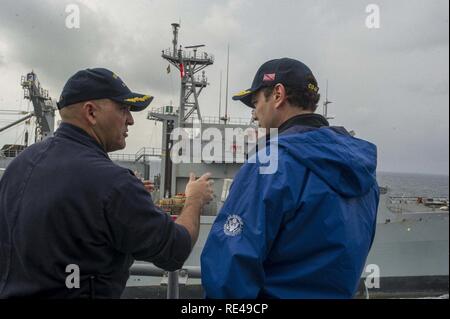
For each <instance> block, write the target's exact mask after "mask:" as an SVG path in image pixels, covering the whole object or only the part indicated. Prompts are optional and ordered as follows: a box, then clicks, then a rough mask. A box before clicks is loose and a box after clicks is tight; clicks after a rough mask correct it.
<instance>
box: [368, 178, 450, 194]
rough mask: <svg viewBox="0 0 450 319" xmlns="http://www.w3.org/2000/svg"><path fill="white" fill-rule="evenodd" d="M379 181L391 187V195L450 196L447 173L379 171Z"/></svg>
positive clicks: (382, 184) (381, 184)
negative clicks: (428, 173)
mask: <svg viewBox="0 0 450 319" xmlns="http://www.w3.org/2000/svg"><path fill="white" fill-rule="evenodd" d="M377 181H378V185H380V186H387V187H388V188H389V194H390V195H391V196H412V197H418V196H422V197H445V198H448V197H449V177H448V176H446V175H427V174H411V173H391V172H377Z"/></svg>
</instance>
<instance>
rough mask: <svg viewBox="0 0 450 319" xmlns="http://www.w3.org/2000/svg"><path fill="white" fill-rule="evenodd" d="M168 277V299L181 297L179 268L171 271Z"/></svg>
mask: <svg viewBox="0 0 450 319" xmlns="http://www.w3.org/2000/svg"><path fill="white" fill-rule="evenodd" d="M167 279H168V280H167V299H180V290H179V289H180V287H179V285H178V270H176V271H170V272H169V274H168V278H167Z"/></svg>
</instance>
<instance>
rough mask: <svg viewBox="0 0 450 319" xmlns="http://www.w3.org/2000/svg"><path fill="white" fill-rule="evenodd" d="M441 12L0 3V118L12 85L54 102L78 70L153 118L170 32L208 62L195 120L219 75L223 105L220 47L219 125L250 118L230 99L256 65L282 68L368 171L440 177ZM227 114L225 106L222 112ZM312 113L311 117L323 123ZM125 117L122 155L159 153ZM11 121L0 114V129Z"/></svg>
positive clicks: (387, 5)
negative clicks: (299, 73)
mask: <svg viewBox="0 0 450 319" xmlns="http://www.w3.org/2000/svg"><path fill="white" fill-rule="evenodd" d="M371 3H374V4H377V5H378V7H379V8H380V28H378V29H376V28H372V29H369V28H367V26H366V23H365V22H366V18H367V16H368V15H369V13H366V7H367V5H369V4H371ZM68 4H77V5H78V6H79V8H80V28H79V29H68V28H67V27H66V25H65V20H66V17H67V15H68V13H66V12H65V9H66V6H67V5H68ZM448 6H449V3H448V1H447V0H431V1H429V0H428V1H427V0H420V1H411V0H385V1H377V0H373V1H363V0H358V1H357V0H354V1H347V0H346V1H335V0H329V1H325V0H322V1H320V0H319V1H317V0H308V1H300V0H292V1H287V0H286V1H282V0H281V1H270V0H258V1H257V0H242V1H239V0H223V1H219V0H217V1H210V0H209V1H206V0H197V1H194V0H191V1H186V0H173V1H168V0H154V1H151V0H128V1H121V0H102V1H94V0H84V1H81V0H79V1H75V0H73V1H61V0H39V1H37V0H36V1H31V0H27V1H23V0H20V1H19V0H0V111H1V110H27V108H29V107H30V106H29V103H28V101H26V100H23V92H22V89H21V87H20V77H21V75H25V74H26V73H27V72H30V71H31V70H32V69H33V70H34V71H35V72H36V73H37V75H38V77H39V80H40V82H41V85H42V86H43V87H44V88H46V89H48V90H49V92H50V95H51V96H52V97H53V98H54V99H55V100H56V99H57V98H58V97H59V94H60V92H61V89H62V87H63V86H64V84H65V81H66V80H67V79H68V78H69V77H70V76H71V75H72V74H73V73H75V72H76V71H77V70H79V69H83V68H88V67H106V68H110V69H111V70H113V71H115V72H116V73H117V74H119V76H121V78H122V79H123V80H124V81H125V83H127V84H128V86H129V87H130V88H131V89H132V90H133V91H136V92H141V93H148V94H151V95H154V96H155V99H154V101H153V103H152V104H151V107H159V106H163V105H167V104H170V103H171V102H172V103H173V104H174V105H176V104H177V103H178V101H179V74H178V73H177V72H175V71H176V70H173V69H172V72H171V73H170V74H167V73H166V68H167V65H168V63H167V62H166V61H164V60H163V59H162V58H161V50H162V49H166V48H170V47H171V41H172V29H171V25H170V24H171V23H173V22H180V21H181V29H180V34H179V43H180V44H181V45H183V46H188V45H194V44H205V45H206V47H205V48H204V49H205V51H207V52H208V53H210V54H212V55H214V56H215V63H214V64H213V65H212V66H210V67H208V68H207V69H206V71H207V76H208V81H209V82H210V85H209V86H208V87H207V88H206V89H205V90H204V91H203V92H202V94H201V96H200V107H201V110H202V115H211V116H216V115H217V114H218V105H219V90H220V89H219V82H220V72H221V71H222V72H223V89H222V97H224V96H225V77H226V74H225V71H226V58H227V57H226V51H227V44H229V45H230V73H229V96H230V97H229V102H228V109H229V115H230V116H232V117H244V118H250V109H248V108H246V107H245V106H244V105H243V104H241V103H238V102H234V101H231V95H232V94H233V93H236V92H238V91H240V90H242V89H247V88H248V87H250V84H251V81H252V79H253V76H254V74H255V72H256V70H257V69H258V67H259V66H260V65H261V64H262V63H264V62H265V61H267V60H269V59H273V58H279V57H292V58H296V59H299V60H301V61H303V62H304V63H306V64H307V65H308V66H309V67H310V68H311V69H312V70H313V72H314V74H315V76H316V78H317V79H318V81H319V86H320V88H321V93H322V99H321V102H320V104H321V103H322V102H323V99H324V97H325V87H326V82H327V80H328V83H329V89H328V92H329V93H328V95H329V99H330V100H332V101H333V104H331V105H330V106H329V115H332V116H335V119H334V120H331V123H332V124H333V125H338V126H345V127H346V128H347V129H348V130H354V131H355V132H356V134H357V137H359V138H363V139H366V140H369V141H371V142H373V143H375V144H376V145H377V146H378V154H379V161H378V170H380V171H389V172H419V173H432V174H445V175H448V171H449V80H448V79H449V74H448V72H449V71H448V69H449V65H448V64H449V25H448V15H449V13H448V12H449V8H448ZM224 105H225V98H224V99H223V101H222V107H223V106H224ZM321 111H322V108H319V109H318V112H321ZM146 113H147V112H142V113H140V114H139V115H137V116H135V121H136V124H135V125H134V126H133V127H130V134H129V137H128V140H127V143H128V145H127V148H126V149H125V150H124V151H123V152H125V153H135V152H136V151H138V150H139V149H140V148H141V147H144V146H146V147H149V146H150V147H160V144H161V141H160V139H161V133H160V131H161V128H160V124H155V123H154V122H151V121H149V120H147V119H146ZM15 118H18V117H17V116H15V117H14V116H7V115H5V114H2V113H0V127H1V126H3V125H5V124H6V123H8V122H11V121H12V120H13V119H15ZM24 128H25V125H20V126H18V127H17V128H13V129H10V130H8V131H6V133H0V147H1V146H2V145H3V144H7V143H9V144H10V143H15V142H17V143H20V142H21V141H22V136H23V131H24Z"/></svg>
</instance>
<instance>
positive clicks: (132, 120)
mask: <svg viewBox="0 0 450 319" xmlns="http://www.w3.org/2000/svg"><path fill="white" fill-rule="evenodd" d="M127 115H128V116H127V125H133V124H134V119H133V115H131V112H130V111H128V114H127Z"/></svg>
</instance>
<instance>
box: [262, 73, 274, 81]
mask: <svg viewBox="0 0 450 319" xmlns="http://www.w3.org/2000/svg"><path fill="white" fill-rule="evenodd" d="M263 81H275V73H266V74H264V77H263Z"/></svg>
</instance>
